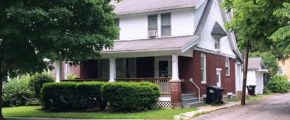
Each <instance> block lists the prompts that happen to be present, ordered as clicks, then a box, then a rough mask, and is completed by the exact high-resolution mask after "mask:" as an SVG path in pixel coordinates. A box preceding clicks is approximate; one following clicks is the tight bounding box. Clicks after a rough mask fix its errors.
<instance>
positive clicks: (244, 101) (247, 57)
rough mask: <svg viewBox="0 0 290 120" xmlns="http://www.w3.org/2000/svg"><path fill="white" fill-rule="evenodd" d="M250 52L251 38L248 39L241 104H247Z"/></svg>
mask: <svg viewBox="0 0 290 120" xmlns="http://www.w3.org/2000/svg"><path fill="white" fill-rule="evenodd" d="M249 52H250V40H248V41H247V48H246V56H245V60H244V61H245V62H244V70H243V72H244V75H243V89H242V99H241V105H246V86H247V74H248V60H249Z"/></svg>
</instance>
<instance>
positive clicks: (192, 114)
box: [173, 102, 240, 120]
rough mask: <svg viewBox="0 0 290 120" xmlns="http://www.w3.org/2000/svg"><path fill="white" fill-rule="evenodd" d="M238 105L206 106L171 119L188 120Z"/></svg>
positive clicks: (230, 103)
mask: <svg viewBox="0 0 290 120" xmlns="http://www.w3.org/2000/svg"><path fill="white" fill-rule="evenodd" d="M238 105H240V103H239V102H229V103H227V104H225V105H222V106H208V107H206V106H201V107H199V108H198V110H197V111H192V112H186V113H182V114H179V115H176V116H174V118H173V119H174V120H189V119H190V118H192V117H195V116H196V115H198V114H204V113H209V112H213V111H217V110H221V109H226V108H231V107H235V106H238Z"/></svg>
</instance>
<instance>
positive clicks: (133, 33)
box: [119, 15, 148, 40]
mask: <svg viewBox="0 0 290 120" xmlns="http://www.w3.org/2000/svg"><path fill="white" fill-rule="evenodd" d="M119 24H120V40H134V39H145V38H147V28H148V26H147V24H148V22H147V15H130V16H129V15H128V16H122V17H120V23H119Z"/></svg>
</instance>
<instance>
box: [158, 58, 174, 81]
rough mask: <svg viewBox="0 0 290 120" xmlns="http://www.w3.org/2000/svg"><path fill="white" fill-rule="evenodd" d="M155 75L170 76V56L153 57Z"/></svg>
mask: <svg viewBox="0 0 290 120" xmlns="http://www.w3.org/2000/svg"><path fill="white" fill-rule="evenodd" d="M155 77H171V64H170V58H167V57H156V58H155Z"/></svg>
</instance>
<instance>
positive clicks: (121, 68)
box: [57, 0, 242, 107]
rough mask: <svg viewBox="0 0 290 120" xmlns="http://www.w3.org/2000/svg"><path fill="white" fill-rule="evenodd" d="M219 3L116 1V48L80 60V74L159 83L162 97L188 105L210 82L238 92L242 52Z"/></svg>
mask: <svg viewBox="0 0 290 120" xmlns="http://www.w3.org/2000/svg"><path fill="white" fill-rule="evenodd" d="M220 3H221V1H220V0H122V1H121V2H119V3H118V2H112V3H111V4H112V5H114V6H115V10H114V12H115V13H116V24H117V25H118V26H119V28H120V34H119V37H118V39H117V40H115V41H114V47H113V48H112V49H104V50H103V51H102V52H101V57H102V58H101V59H98V60H96V59H91V60H87V61H85V62H82V63H81V64H80V67H79V68H77V69H79V71H78V72H79V80H88V79H96V80H104V81H109V82H115V81H148V82H153V83H156V84H158V85H160V89H161V93H162V97H161V98H160V101H168V102H169V103H170V105H172V106H173V107H182V106H184V107H186V106H190V105H192V104H193V102H195V101H198V100H200V99H201V98H202V97H203V96H204V97H205V95H206V86H207V85H210V86H218V87H222V88H225V94H227V95H233V94H236V91H239V90H237V89H236V86H239V84H240V78H241V77H240V71H241V63H242V62H241V61H242V60H241V54H240V52H239V50H238V48H237V45H236V39H235V35H234V33H233V32H227V31H226V30H225V27H224V25H225V23H226V22H227V21H229V20H230V14H227V13H226V12H225V11H224V10H223V9H222V8H221V7H220ZM58 66H63V67H64V66H65V65H58ZM65 69H66V70H67V69H68V68H65ZM74 69H76V68H74ZM78 72H76V73H78ZM61 73H64V74H65V72H63V71H62V70H61V69H60V67H58V69H57V75H58V76H59V77H58V79H63V77H62V78H61V76H63V75H61ZM236 81H237V82H236Z"/></svg>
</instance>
